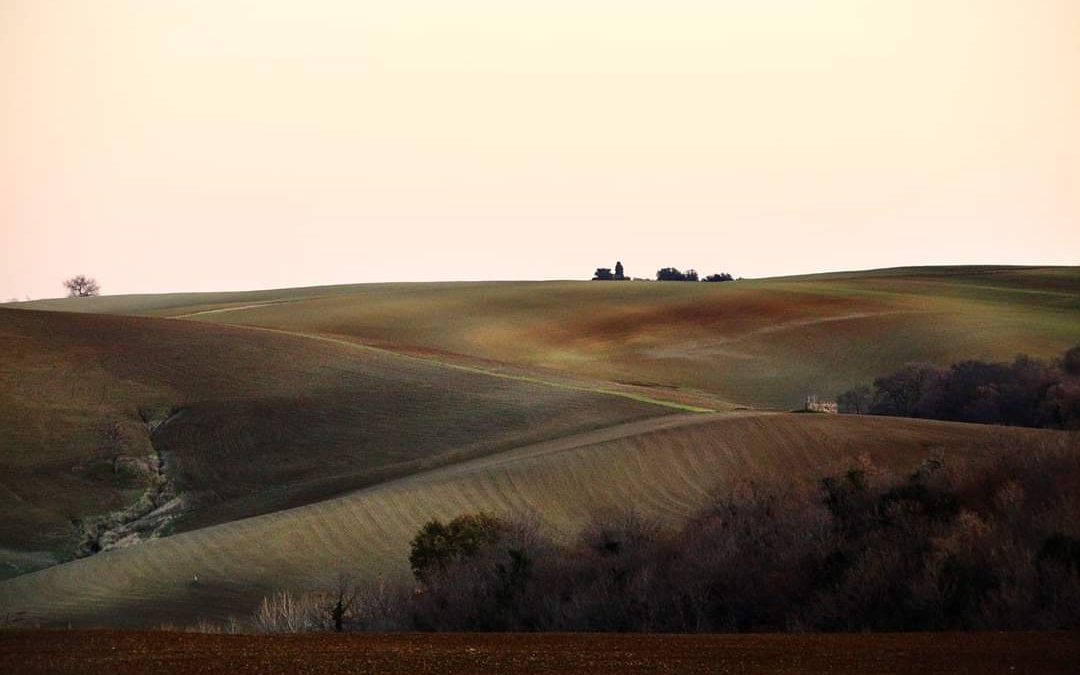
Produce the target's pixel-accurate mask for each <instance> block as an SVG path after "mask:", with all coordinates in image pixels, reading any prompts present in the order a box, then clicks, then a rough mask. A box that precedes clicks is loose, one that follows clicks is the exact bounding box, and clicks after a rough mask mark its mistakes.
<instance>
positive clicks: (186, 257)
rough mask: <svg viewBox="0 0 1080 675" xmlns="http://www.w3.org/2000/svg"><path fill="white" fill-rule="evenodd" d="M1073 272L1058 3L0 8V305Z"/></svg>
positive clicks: (1076, 75) (417, 0)
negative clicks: (457, 284) (258, 292)
mask: <svg viewBox="0 0 1080 675" xmlns="http://www.w3.org/2000/svg"><path fill="white" fill-rule="evenodd" d="M1078 254H1080V2H1077V1H1076V0H902V1H901V0H897V1H890V0H861V1H856V0H819V1H813V0H709V1H693V0H394V1H393V2H388V1H386V0H380V1H379V2H366V1H364V0H295V1H292V2H286V1H284V0H186V1H181V0H153V1H152V0H94V1H93V2H90V1H87V0H0V301H3V300H6V299H7V298H13V297H17V298H23V297H31V298H41V297H55V296H59V295H62V294H63V289H62V287H61V281H62V280H63V279H64V278H66V277H68V276H71V275H73V274H76V273H84V274H88V275H91V276H94V277H96V278H97V279H98V280H99V282H100V283H101V285H102V289H103V291H104V292H105V293H142V292H170V291H204V290H241V289H255V288H269V287H287V286H304V285H316V284H331V283H356V282H368V281H404V280H452V279H549V278H587V277H588V276H589V275H590V274H591V272H592V270H593V269H594V268H596V267H600V266H604V267H611V266H614V263H615V261H616V259H618V260H621V261H622V262H623V264H624V265H625V266H626V272H627V274H629V275H633V276H651V275H653V274H654V273H655V271H656V269H657V268H659V267H664V266H675V267H679V268H682V269H685V268H688V267H692V268H696V269H697V270H699V271H700V272H702V273H711V272H718V271H727V272H731V273H733V274H735V275H737V276H746V277H761V276H774V275H783V274H795V273H806V272H814V271H827V270H845V269H866V268H873V267H887V266H897V265H924V264H960V263H1015V264H1077V263H1078V262H1080V260H1078V258H1080V255H1078Z"/></svg>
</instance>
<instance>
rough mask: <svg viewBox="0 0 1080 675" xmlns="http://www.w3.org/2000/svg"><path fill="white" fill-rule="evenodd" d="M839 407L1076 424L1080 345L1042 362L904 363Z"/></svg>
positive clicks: (950, 417)
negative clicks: (901, 366) (942, 364)
mask: <svg viewBox="0 0 1080 675" xmlns="http://www.w3.org/2000/svg"><path fill="white" fill-rule="evenodd" d="M837 402H838V403H839V405H840V408H841V410H842V411H843V412H852V413H865V412H869V413H871V414H874V415H898V416H902V417H926V418H930V419H939V420H953V421H957V422H980V423H983V424H1008V425H1015V426H1025V427H1050V428H1058V429H1078V428H1080V347H1073V348H1072V349H1070V350H1069V351H1067V352H1065V354H1064V356H1063V357H1062V358H1061V359H1058V360H1054V361H1052V362H1046V361H1042V360H1039V359H1035V358H1032V357H1030V356H1025V355H1023V354H1021V355H1020V356H1017V357H1016V358H1015V359H1014V360H1013V361H1012V362H1011V363H993V362H986V361H974V360H971V361H962V362H960V363H955V364H953V365H952V366H951V367H949V368H937V367H935V366H932V365H928V364H909V365H907V366H904V367H903V368H901V369H900V370H897V371H896V372H894V373H892V374H890V375H885V376H883V377H879V378H877V379H876V380H874V387H873V391H872V392H871V390H870V388H869V387H866V386H859V387H855V388H854V389H851V390H849V391H847V392H844V393H843V394H841V395H840V397H839V398H838V401H837Z"/></svg>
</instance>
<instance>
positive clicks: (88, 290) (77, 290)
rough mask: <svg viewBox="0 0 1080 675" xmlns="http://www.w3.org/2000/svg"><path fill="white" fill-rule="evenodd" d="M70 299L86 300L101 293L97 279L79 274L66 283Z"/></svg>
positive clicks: (65, 286)
mask: <svg viewBox="0 0 1080 675" xmlns="http://www.w3.org/2000/svg"><path fill="white" fill-rule="evenodd" d="M64 288H66V289H67V291H68V297H69V298H86V297H90V296H92V295H98V294H99V293H101V287H100V286H98V282H97V280H95V279H91V278H90V277H87V276H84V275H82V274H78V275H76V276H73V277H71V278H70V279H68V280H67V281H65V282H64Z"/></svg>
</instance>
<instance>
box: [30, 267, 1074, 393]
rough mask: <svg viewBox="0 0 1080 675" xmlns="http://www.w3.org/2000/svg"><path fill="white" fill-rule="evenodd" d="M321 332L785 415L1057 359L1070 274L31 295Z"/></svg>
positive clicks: (70, 307)
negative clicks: (881, 383) (928, 367)
mask: <svg viewBox="0 0 1080 675" xmlns="http://www.w3.org/2000/svg"><path fill="white" fill-rule="evenodd" d="M27 306H29V307H34V308H41V309H62V310H66V311H89V312H117V313H137V314H148V315H156V316H173V317H183V318H186V319H188V320H191V321H198V322H205V323H226V324H234V325H247V326H253V327H263V328H272V329H278V330H286V331H294V332H300V333H305V334H320V335H332V336H337V337H341V338H346V339H350V340H357V341H360V342H363V343H365V344H370V345H375V346H381V347H386V348H388V349H393V350H396V351H405V352H409V353H415V354H419V355H423V356H428V357H432V358H438V359H442V360H461V359H466V360H468V361H470V362H479V363H481V364H483V363H485V362H486V363H488V364H489V365H490V364H491V362H495V363H496V364H502V365H505V364H513V365H515V366H517V367H522V368H530V369H534V370H538V371H541V372H555V373H574V374H576V375H578V376H586V377H591V378H596V379H600V380H604V381H608V382H615V383H624V384H629V385H634V386H637V387H644V388H648V389H652V390H654V393H656V394H657V395H661V396H667V395H670V394H671V393H672V392H675V391H679V392H683V393H684V394H691V393H695V394H702V395H705V396H708V397H711V398H714V399H715V398H719V399H722V400H725V401H728V402H730V403H732V404H733V405H748V406H754V407H766V408H774V409H781V410H790V409H792V408H794V407H796V406H798V405H799V404H800V403H801V402H802V400H803V398H804V397H805V396H806V395H807V394H810V393H816V394H818V395H820V396H823V397H833V396H835V395H836V394H838V393H840V392H841V391H844V390H845V389H847V388H849V387H851V386H853V385H854V384H857V383H861V382H867V381H870V380H872V379H873V378H874V377H876V376H878V375H881V374H883V373H885V372H889V371H891V370H893V369H895V368H897V367H899V366H901V365H903V364H904V363H907V362H912V361H928V362H933V363H937V364H940V365H947V364H949V363H953V362H955V361H959V360H963V359H971V358H981V359H991V360H1008V359H1011V358H1012V357H1013V356H1015V355H1016V354H1017V353H1019V352H1026V353H1029V354H1031V355H1033V356H1042V357H1049V356H1056V355H1058V354H1060V353H1061V352H1062V351H1064V350H1065V349H1067V348H1069V347H1071V346H1073V345H1075V344H1077V343H1078V342H1080V268H1077V267H1031V268H1020V267H928V268H904V269H889V270H871V271H866V272H845V273H835V274H822V275H811V276H804V277H787V278H775V279H762V280H740V281H738V282H735V283H720V284H704V283H698V284H692V283H678V282H663V283H661V282H651V283H647V282H462V283H416V284H364V285H358V286H333V287H315V288H302V289H286V290H277V291H257V292H251V293H213V294H178V295H150V296H116V297H105V298H89V299H79V300H56V301H43V302H36V303H29V304H28V305H27Z"/></svg>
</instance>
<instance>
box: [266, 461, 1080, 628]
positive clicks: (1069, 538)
mask: <svg viewBox="0 0 1080 675" xmlns="http://www.w3.org/2000/svg"><path fill="white" fill-rule="evenodd" d="M1078 482H1080V462H1077V455H1076V449H1075V447H1070V446H1068V445H1067V444H1066V443H1062V444H1060V445H1056V446H1052V447H1051V446H1047V447H1043V448H1041V449H1038V450H1036V451H1035V452H1034V453H1026V454H1013V453H992V454H988V455H984V456H983V457H982V458H980V459H967V460H960V461H958V462H957V463H955V464H948V465H947V464H946V463H945V460H944V458H943V457H941V456H938V457H928V458H927V459H926V460H925V461H923V462H922V463H921V464H920V465H919V466H917V467H915V468H914V470H913V471H912V472H911V473H910V474H909V475H894V474H891V473H890V472H888V471H885V470H882V469H881V468H879V467H877V466H875V465H874V464H873V462H871V461H870V460H869V459H868V458H867V457H860V458H859V461H857V462H856V463H855V465H854V466H852V467H851V468H850V469H849V470H848V471H846V472H844V473H841V474H838V475H831V476H827V477H825V478H824V479H822V480H820V481H818V482H817V483H813V482H804V483H794V484H786V485H780V484H776V485H762V484H757V483H743V484H738V485H736V486H735V487H733V488H729V489H727V490H725V491H723V492H721V493H717V495H716V497H715V498H714V500H713V501H712V503H711V504H709V506H708V507H706V508H705V509H703V510H702V511H700V512H699V513H698V514H697V515H696V516H695V517H694V518H692V519H691V520H690V521H689V522H688V523H687V524H686V525H685V526H684V527H681V528H674V529H673V528H665V527H661V526H659V525H657V524H656V523H653V522H650V521H648V520H645V519H643V518H641V517H639V516H636V515H635V514H634V513H632V512H630V513H622V514H616V515H609V516H607V517H600V518H597V519H596V520H594V521H593V522H592V523H591V524H589V525H588V526H587V527H585V528H584V530H583V531H582V532H581V533H580V534H579V535H578V536H577V537H576V538H575V539H573V540H571V541H569V542H566V543H560V542H559V541H556V540H553V539H551V538H549V537H547V536H545V535H544V533H543V532H542V530H541V529H540V528H539V527H538V526H537V525H536V524H535V522H534V521H530V520H528V519H513V518H497V517H495V516H492V515H489V514H472V515H465V516H461V517H459V518H455V519H454V520H451V521H450V522H448V523H443V522H441V521H439V520H433V521H431V522H429V523H428V524H427V525H425V526H424V528H423V529H422V530H421V531H420V532H419V533H418V534H417V536H416V538H414V540H413V542H412V552H411V556H410V560H411V562H412V565H413V572H414V574H415V579H416V582H415V584H406V585H403V586H401V587H397V588H395V587H393V586H392V585H388V584H386V583H384V582H383V583H378V584H366V585H358V586H354V587H351V588H348V587H345V586H343V585H342V584H339V588H338V590H337V591H336V592H334V591H331V592H329V593H326V594H321V595H319V594H316V595H309V596H297V597H291V596H288V595H282V594H278V595H276V596H271V597H270V598H268V600H267V602H265V603H264V606H263V607H262V608H261V609H260V616H261V617H262V618H261V619H260V618H258V617H257V618H256V625H257V626H260V627H262V628H263V629H264V630H320V629H322V630H330V629H331V627H332V628H334V629H337V630H351V629H355V630H443V631H478V630H479V631H520V630H527V631H643V632H680V633H685V632H750V631H759V632H760V631H852V632H856V631H866V630H872V631H899V630H904V631H918V630H955V629H994V630H998V629H1009V630H1016V629H1025V630H1026V629H1048V628H1077V627H1080V522H1078V521H1077V519H1076V518H1075V514H1076V513H1077V512H1078V511H1080V492H1078V491H1077V490H1075V489H1074V487H1075V485H1077V484H1078ZM298 617H299V618H298ZM305 617H306V618H305ZM297 627H299V628H297Z"/></svg>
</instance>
